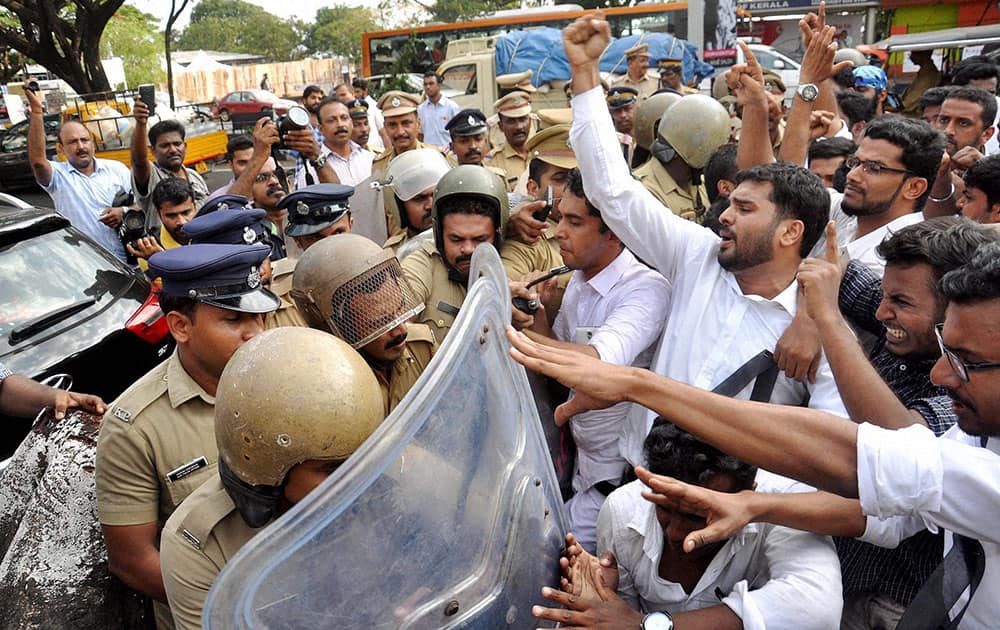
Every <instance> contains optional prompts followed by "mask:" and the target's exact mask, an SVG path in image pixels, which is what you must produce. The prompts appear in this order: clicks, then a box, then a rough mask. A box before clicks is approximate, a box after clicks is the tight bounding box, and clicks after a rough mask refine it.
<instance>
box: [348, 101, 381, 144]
mask: <svg viewBox="0 0 1000 630" xmlns="http://www.w3.org/2000/svg"><path fill="white" fill-rule="evenodd" d="M368 107H369V105H368V101H366V100H364V99H363V98H356V99H354V100H353V101H351V102H349V103H347V111H348V113H349V114H350V115H351V140H352V141H353V142H354V144H356V145H358V146H359V147H361V148H362V149H364V150H366V151H371V152H372V153H373V154H374V153H375V151H373V150H372V148H371V147H369V146H368V140H369V138H370V136H371V130H372V128H371V124H370V122H369V121H368Z"/></svg>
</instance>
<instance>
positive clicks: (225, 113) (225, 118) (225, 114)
mask: <svg viewBox="0 0 1000 630" xmlns="http://www.w3.org/2000/svg"><path fill="white" fill-rule="evenodd" d="M219 120H221V121H222V122H229V110H228V109H221V110H219Z"/></svg>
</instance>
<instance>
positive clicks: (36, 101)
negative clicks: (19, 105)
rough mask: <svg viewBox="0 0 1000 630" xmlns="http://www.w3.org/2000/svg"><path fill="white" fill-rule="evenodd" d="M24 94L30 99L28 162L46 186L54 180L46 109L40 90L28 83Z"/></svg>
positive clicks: (34, 173)
mask: <svg viewBox="0 0 1000 630" xmlns="http://www.w3.org/2000/svg"><path fill="white" fill-rule="evenodd" d="M24 95H25V97H26V98H27V99H28V163H29V164H31V173H32V174H33V175H34V176H35V181H36V182H38V185H39V186H43V187H44V186H48V185H49V183H51V182H52V165H51V164H49V158H48V156H47V155H45V109H44V108H43V107H42V97H41V96H40V95H39V93H38V92H35V91H33V90H29V89H28V86H27V85H25V87H24Z"/></svg>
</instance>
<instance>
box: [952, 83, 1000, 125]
mask: <svg viewBox="0 0 1000 630" xmlns="http://www.w3.org/2000/svg"><path fill="white" fill-rule="evenodd" d="M952 99H954V100H957V101H965V102H967V103H973V104H975V105H979V107H980V108H981V111H980V112H979V119H980V120H981V121H982V123H983V129H986V128H988V127H992V126H993V121H995V120H996V119H997V99H996V97H995V96H993V95H992V94H990V93H989V92H987V91H986V90H982V89H980V88H977V87H966V86H961V87H956V88H953V89H952V90H951V91H950V92H948V96H947V98H946V99H945V100H949V101H950V100H952Z"/></svg>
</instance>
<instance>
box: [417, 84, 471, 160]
mask: <svg viewBox="0 0 1000 630" xmlns="http://www.w3.org/2000/svg"><path fill="white" fill-rule="evenodd" d="M441 81H442V78H441V75H439V74H438V73H436V72H427V73H425V74H424V94H425V95H426V96H427V98H426V99H424V102H423V103H420V105H418V106H417V115H418V116H419V117H420V128H421V129H422V130H423V132H424V142H426V143H427V144H433V145H434V146H437V147H442V148H445V147H447V146H448V145H450V144H451V134H449V133H448V130H447V129H445V125H447V124H448V121H449V120H451V119H452V118H454V117H455V114H457V113H458V112H460V111H461V110H462V108H461V107H459V106H458V104H457V103H456V102H455V101H453V100H451V99H450V98H448V97H447V96H445V95H444V94H442V93H441Z"/></svg>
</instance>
